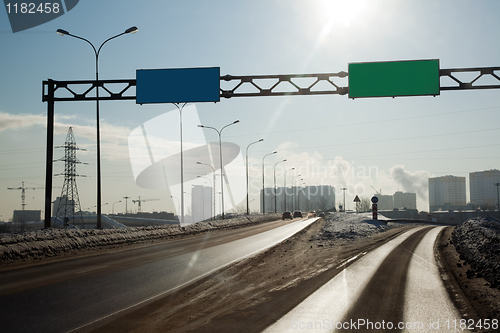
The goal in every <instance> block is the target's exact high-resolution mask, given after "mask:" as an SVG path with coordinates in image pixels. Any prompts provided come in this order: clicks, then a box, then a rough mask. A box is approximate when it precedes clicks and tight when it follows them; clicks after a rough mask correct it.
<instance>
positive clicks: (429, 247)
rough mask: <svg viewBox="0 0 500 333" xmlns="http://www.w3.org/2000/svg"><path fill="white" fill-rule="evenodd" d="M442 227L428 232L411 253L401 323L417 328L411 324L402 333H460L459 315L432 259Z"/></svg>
mask: <svg viewBox="0 0 500 333" xmlns="http://www.w3.org/2000/svg"><path fill="white" fill-rule="evenodd" d="M443 228H444V227H437V228H434V229H432V230H431V231H429V232H428V233H427V234H426V235H425V236H424V238H423V239H422V241H421V242H420V244H418V246H417V247H416V249H415V251H414V253H413V256H412V259H411V261H410V266H409V267H408V280H407V282H406V290H405V303H404V322H405V323H419V325H413V324H412V325H411V326H412V327H411V329H407V330H404V331H403V332H429V331H436V332H437V331H439V332H457V331H461V327H460V319H461V318H460V314H459V313H458V311H457V310H456V308H455V306H454V305H453V302H452V301H451V299H450V297H449V295H448V292H447V291H446V288H445V286H444V284H443V281H442V279H441V275H440V274H439V269H438V267H437V262H436V259H435V257H434V243H435V242H436V238H437V236H438V234H439V232H440V231H441V230H442V229H443ZM463 332H468V331H467V330H464V331H463Z"/></svg>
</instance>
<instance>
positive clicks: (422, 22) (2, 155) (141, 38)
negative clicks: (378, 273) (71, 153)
mask: <svg viewBox="0 0 500 333" xmlns="http://www.w3.org/2000/svg"><path fill="white" fill-rule="evenodd" d="M498 13H500V2H499V1H495V0H479V1H465V0H453V1H451V0H449V1H446V0H437V1H436V0H433V1H431V0H418V1H416V0H415V1H413V0H409V1H396V0H366V1H363V0H359V1H334V0H255V1H229V0H228V1H222V0H221V1H201V0H182V1H174V0H172V1H154V0H150V1H147V2H139V1H130V0H120V1H112V0H106V1H98V0H86V1H80V2H79V3H78V4H77V5H76V7H74V8H73V9H72V10H71V11H69V12H67V13H66V14H64V15H62V16H60V17H58V18H56V19H54V20H52V21H50V22H47V23H44V24H42V25H39V26H37V27H34V28H31V29H28V30H25V31H22V32H17V33H13V32H12V30H11V27H10V24H9V20H8V17H7V13H6V10H5V9H0V45H1V51H0V77H1V79H0V197H1V200H0V220H8V219H10V218H12V212H13V210H14V209H21V191H20V190H8V188H16V187H20V186H21V182H23V181H24V182H25V184H26V187H33V188H38V187H42V188H43V186H44V184H45V154H46V115H47V105H46V104H45V103H43V102H42V96H41V95H42V89H41V88H42V81H43V80H47V79H49V78H50V79H54V80H92V79H94V75H95V57H94V53H93V51H92V49H91V47H90V45H88V44H87V43H85V42H84V41H82V40H78V39H75V38H72V37H70V36H59V35H57V34H56V30H57V29H64V30H67V31H69V32H70V33H72V34H74V35H78V36H81V37H84V38H86V39H88V40H89V41H91V42H92V43H94V44H95V45H100V44H101V43H102V42H103V41H105V40H106V39H107V38H109V37H111V36H114V35H116V34H119V33H121V32H123V31H125V30H126V29H127V28H129V27H131V26H137V27H138V29H139V30H138V32H137V33H135V34H127V35H124V36H121V37H119V38H116V39H115V40H112V41H110V42H109V43H107V44H106V45H104V47H103V48H102V50H101V53H100V56H99V77H100V78H101V79H135V75H136V70H137V69H164V68H193V67H220V71H221V75H225V74H231V75H272V74H308V73H335V72H340V71H346V72H347V69H348V64H349V63H352V62H372V61H396V60H421V59H439V64H440V68H441V69H446V68H470V67H493V66H500V56H499V55H500V45H499V44H498V43H497V41H498V39H499V33H500V21H499V20H498ZM497 73H498V72H497ZM457 76H459V75H457ZM460 77H461V78H462V79H464V80H471V79H472V78H473V77H475V76H474V75H472V76H471V75H462V76H460ZM488 82H489V81H488V79H486V80H485V83H488ZM336 83H338V84H340V85H341V86H347V78H345V79H340V78H339V79H338V80H337V81H336ZM449 83H450V82H449V81H446V79H442V81H441V84H449ZM497 83H498V82H497ZM192 106H194V107H195V108H196V113H197V116H198V117H199V122H201V123H202V124H203V125H206V126H212V127H215V128H219V129H220V128H222V127H223V126H225V125H227V124H229V123H232V122H234V121H235V120H239V123H237V124H234V125H231V126H230V127H227V128H226V129H224V131H223V134H222V135H223V140H224V141H225V142H231V143H234V144H236V145H238V146H239V147H240V149H241V152H242V154H243V155H242V156H240V157H243V158H244V157H245V152H246V149H247V147H248V145H249V144H250V143H252V142H255V141H257V140H259V139H264V140H263V141H262V142H259V143H256V144H253V145H252V146H251V147H250V148H249V149H248V151H249V156H248V161H249V177H250V201H251V203H250V208H251V210H252V211H256V210H258V209H259V198H258V194H259V192H258V191H259V189H260V188H262V158H263V156H265V155H266V154H269V153H272V152H273V151H277V153H276V154H273V155H271V156H268V157H266V159H265V186H266V187H268V186H273V166H274V165H275V163H277V162H278V161H281V160H283V159H286V160H287V161H286V162H283V163H281V164H279V165H278V166H279V168H278V169H277V182H278V186H282V184H283V181H284V179H283V173H284V171H286V170H288V169H291V168H295V170H292V171H290V172H288V173H287V177H288V186H290V185H291V184H290V182H291V179H292V177H296V176H297V178H296V179H295V180H298V179H303V181H300V182H302V184H305V185H304V186H307V185H332V186H335V188H336V190H337V206H338V204H341V203H342V202H341V199H340V198H341V196H342V191H341V190H340V189H341V188H342V187H346V188H347V189H348V190H347V193H346V195H347V199H346V201H347V203H348V207H347V208H351V209H352V208H353V207H354V204H353V203H352V199H353V198H354V196H355V195H359V196H360V197H368V198H369V197H371V196H372V195H373V194H374V193H375V190H374V189H376V191H381V192H382V194H393V193H394V192H395V191H403V192H413V193H417V208H418V209H419V210H423V211H426V210H428V208H429V207H428V178H429V177H438V176H444V175H455V176H460V177H466V181H467V191H469V182H468V176H469V173H470V172H475V171H483V170H489V169H500V149H499V146H500V121H499V120H500V90H494V89H491V90H466V91H442V92H441V94H440V95H439V96H435V97H432V96H419V97H397V98H364V99H355V100H352V99H349V98H347V96H339V95H315V96H287V97H275V96H273V97H238V98H232V99H221V101H220V102H218V103H196V104H195V105H192ZM170 111H172V112H170ZM100 112H101V116H100V124H101V139H102V141H101V144H102V147H101V154H102V184H103V185H102V186H103V199H102V202H103V204H105V203H107V204H105V205H104V206H103V208H102V211H103V213H111V212H112V211H114V212H115V213H117V212H123V211H124V210H125V199H123V197H124V196H129V197H131V198H132V199H137V198H138V197H139V196H140V197H141V198H143V199H144V198H149V199H159V200H156V201H149V202H144V203H143V204H142V208H143V210H144V211H173V210H174V206H178V205H179V203H178V202H177V201H176V200H173V199H172V198H171V196H174V197H175V196H176V195H175V193H171V189H152V188H144V187H140V186H139V185H138V184H137V183H136V180H135V175H134V171H133V164H134V163H135V162H134V158H137V157H133V156H131V154H130V151H129V149H130V146H129V136H130V135H131V133H133V131H134V130H135V129H137V128H141V125H143V124H145V123H147V122H148V121H150V120H152V119H154V118H155V117H161V116H162V115H165V114H173V112H177V113H178V111H177V109H176V107H175V106H174V105H172V104H148V105H142V106H141V105H137V104H136V103H135V102H134V101H103V102H101V111H100ZM55 119H56V122H55V136H54V145H55V146H61V145H63V144H64V140H65V138H66V133H67V131H68V128H69V127H70V126H72V127H73V133H74V135H75V138H76V142H77V144H78V145H79V146H80V147H81V148H85V149H86V151H79V152H78V158H79V159H80V160H81V161H82V162H84V163H87V164H82V165H79V166H78V169H77V170H78V172H79V174H81V175H85V176H86V177H79V178H78V179H77V184H78V190H79V196H80V203H81V206H82V208H84V209H87V208H89V209H90V210H94V211H95V206H96V138H95V137H96V135H95V133H96V127H95V126H96V115H95V103H94V102H58V103H56V105H55ZM189 119H190V121H187V123H186V126H188V125H189V126H191V125H194V123H193V124H191V122H193V121H194V120H196V118H189ZM193 119H194V120H193ZM173 122H175V119H174V121H173ZM169 126H170V127H167V128H166V130H165V131H166V132H169V133H170V132H172V133H173V132H174V131H175V130H176V128H177V126H178V124H177V123H176V124H169ZM186 131H189V130H188V129H186ZM202 132H203V135H204V140H206V142H207V143H208V142H217V141H218V136H217V133H216V132H215V131H212V130H210V129H205V130H202ZM185 144H186V145H187V146H186V147H188V148H189V144H190V142H189V140H187V141H186V143H185ZM191 148H192V147H191ZM63 154H64V151H63V150H62V149H57V148H56V149H54V159H59V158H61V157H62V156H63ZM63 167H64V163H63V162H55V163H54V173H55V174H57V173H60V172H62V171H63ZM208 171H210V170H208ZM208 171H207V172H206V175H211V173H210V172H208ZM299 175H300V176H299ZM208 178H211V177H208ZM239 181H240V183H241V181H244V174H243V173H241V175H240V179H239ZM300 182H296V184H297V185H302V184H300ZM62 184H63V177H57V176H55V177H54V187H55V188H54V189H53V199H55V198H56V196H58V195H59V194H60V191H61V188H60V187H61V186H62ZM193 184H194V183H193ZM199 184H200V185H207V186H209V184H208V180H206V179H201V178H200V179H199ZM191 185H192V184H191ZM176 191H178V190H176ZM185 191H188V192H189V191H190V189H189V188H188V189H187V190H186V189H185ZM179 193H180V192H179ZM177 196H178V195H177ZM187 197H189V195H187ZM132 199H129V200H128V209H129V210H135V209H137V205H136V204H133V203H132V202H131V200H132ZM186 200H187V201H189V200H188V199H186ZM467 200H469V194H467ZM120 201H121V202H120ZM93 207H94V208H93ZM26 209H40V210H42V211H43V210H44V190H43V189H31V190H27V191H26Z"/></svg>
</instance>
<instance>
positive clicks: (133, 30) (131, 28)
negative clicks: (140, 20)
mask: <svg viewBox="0 0 500 333" xmlns="http://www.w3.org/2000/svg"><path fill="white" fill-rule="evenodd" d="M138 30H139V29H137V27H136V26H133V27H130V28H128V29H127V30H125V33H126V34H135V33H136V32H137V31H138Z"/></svg>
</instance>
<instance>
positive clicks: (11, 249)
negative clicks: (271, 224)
mask: <svg viewBox="0 0 500 333" xmlns="http://www.w3.org/2000/svg"><path fill="white" fill-rule="evenodd" d="M279 217H280V216H279V215H277V214H267V215H255V216H253V215H251V216H250V217H246V216H245V217H238V218H233V219H228V220H215V221H209V222H200V223H194V224H190V225H186V226H183V227H181V226H179V225H178V224H177V225H167V226H150V227H135V228H118V229H101V230H98V229H47V230H38V231H31V232H26V233H22V234H0V263H8V262H13V261H16V260H25V259H43V258H46V257H53V256H57V255H59V254H62V253H67V252H69V251H78V250H83V249H96V250H97V249H99V248H105V247H110V246H115V245H123V244H134V243H139V242H143V241H151V240H156V239H168V238H171V237H175V236H182V235H192V234H197V233H200V232H205V231H210V230H217V229H225V228H236V227H241V226H244V225H249V224H255V223H262V222H267V221H272V220H276V219H278V218H279Z"/></svg>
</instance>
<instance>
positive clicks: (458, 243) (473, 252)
mask: <svg viewBox="0 0 500 333" xmlns="http://www.w3.org/2000/svg"><path fill="white" fill-rule="evenodd" d="M452 239H453V244H454V245H455V248H456V249H457V252H458V253H459V254H460V259H461V260H465V261H466V262H467V263H468V264H470V266H471V268H470V269H469V270H468V271H467V277H469V278H473V277H484V278H485V279H486V281H488V282H489V283H490V284H491V287H493V288H497V287H499V286H500V220H498V219H495V218H494V217H491V216H488V217H476V218H473V219H470V220H467V221H465V222H464V223H462V224H460V225H458V226H456V228H455V230H454V231H453V234H452Z"/></svg>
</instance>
